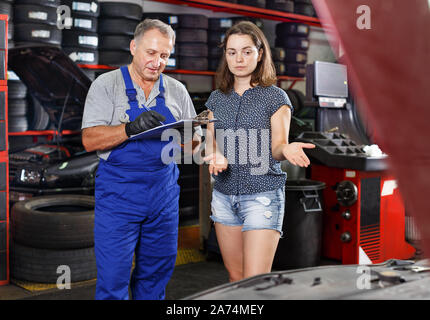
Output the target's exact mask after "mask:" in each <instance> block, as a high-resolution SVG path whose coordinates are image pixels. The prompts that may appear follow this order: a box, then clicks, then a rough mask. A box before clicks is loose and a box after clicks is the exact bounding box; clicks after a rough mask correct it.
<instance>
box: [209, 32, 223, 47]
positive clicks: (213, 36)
mask: <svg viewBox="0 0 430 320" xmlns="http://www.w3.org/2000/svg"><path fill="white" fill-rule="evenodd" d="M224 36H225V32H224V31H211V32H209V33H208V44H209V45H211V46H219V45H220V44H221V43H222V41H223V40H224Z"/></svg>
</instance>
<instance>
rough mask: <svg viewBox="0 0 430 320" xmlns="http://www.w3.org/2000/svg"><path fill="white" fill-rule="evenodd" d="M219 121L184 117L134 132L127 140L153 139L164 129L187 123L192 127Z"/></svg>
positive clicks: (179, 126)
mask: <svg viewBox="0 0 430 320" xmlns="http://www.w3.org/2000/svg"><path fill="white" fill-rule="evenodd" d="M217 121H219V120H218V119H211V120H209V119H204V120H202V119H186V120H180V121H176V122H172V123H169V124H165V125H162V126H158V127H155V128H152V129H149V130H146V131H144V132H141V133H138V134H135V135H133V136H131V137H130V138H128V140H139V139H154V138H160V137H161V135H162V134H163V132H164V130H167V129H178V128H183V127H184V126H186V125H187V124H190V123H191V126H193V127H198V126H201V125H207V124H208V123H212V122H217Z"/></svg>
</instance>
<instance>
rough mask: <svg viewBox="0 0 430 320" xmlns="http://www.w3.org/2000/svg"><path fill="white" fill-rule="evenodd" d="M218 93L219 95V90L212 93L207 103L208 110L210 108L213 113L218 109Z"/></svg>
mask: <svg viewBox="0 0 430 320" xmlns="http://www.w3.org/2000/svg"><path fill="white" fill-rule="evenodd" d="M217 93H218V90H216V91H212V93H211V95H210V96H209V98H208V100H207V101H206V103H205V106H206V108H208V109H209V110H210V111H212V112H214V111H215V109H216V100H217V99H216V96H217Z"/></svg>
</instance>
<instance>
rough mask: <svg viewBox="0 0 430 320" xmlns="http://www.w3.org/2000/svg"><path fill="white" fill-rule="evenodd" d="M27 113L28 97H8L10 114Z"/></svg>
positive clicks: (19, 114)
mask: <svg viewBox="0 0 430 320" xmlns="http://www.w3.org/2000/svg"><path fill="white" fill-rule="evenodd" d="M26 114H27V99H25V98H24V99H8V116H12V117H15V116H25V115H26Z"/></svg>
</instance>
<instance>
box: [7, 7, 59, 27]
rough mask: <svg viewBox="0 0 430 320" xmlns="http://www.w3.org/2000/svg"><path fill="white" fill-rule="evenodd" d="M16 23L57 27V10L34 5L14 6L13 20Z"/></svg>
mask: <svg viewBox="0 0 430 320" xmlns="http://www.w3.org/2000/svg"><path fill="white" fill-rule="evenodd" d="M13 20H14V21H15V22H16V23H42V24H49V25H52V26H56V25H57V9H56V8H54V7H47V6H40V5H34V4H15V6H14V19H13Z"/></svg>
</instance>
